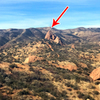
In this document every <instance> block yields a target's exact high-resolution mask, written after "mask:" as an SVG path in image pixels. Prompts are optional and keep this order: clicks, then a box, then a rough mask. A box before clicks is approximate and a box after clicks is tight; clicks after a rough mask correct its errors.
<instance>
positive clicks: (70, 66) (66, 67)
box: [63, 63, 77, 71]
mask: <svg viewBox="0 0 100 100" xmlns="http://www.w3.org/2000/svg"><path fill="white" fill-rule="evenodd" d="M63 68H64V69H68V70H70V71H72V70H77V66H76V65H75V64H71V63H70V64H68V65H67V66H64V67H63Z"/></svg>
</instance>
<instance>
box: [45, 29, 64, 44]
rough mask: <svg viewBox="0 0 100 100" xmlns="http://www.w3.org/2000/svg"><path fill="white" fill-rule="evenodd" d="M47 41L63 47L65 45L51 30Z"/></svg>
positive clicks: (47, 35)
mask: <svg viewBox="0 0 100 100" xmlns="http://www.w3.org/2000/svg"><path fill="white" fill-rule="evenodd" d="M45 39H47V40H50V41H53V42H55V43H57V44H58V43H59V44H61V45H62V44H63V43H62V41H61V39H60V38H59V37H58V36H56V35H55V34H53V32H52V31H51V30H49V31H48V32H47V34H46V36H45Z"/></svg>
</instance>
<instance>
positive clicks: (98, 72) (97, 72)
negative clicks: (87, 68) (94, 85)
mask: <svg viewBox="0 0 100 100" xmlns="http://www.w3.org/2000/svg"><path fill="white" fill-rule="evenodd" d="M90 77H91V78H92V79H93V81H95V80H97V79H100V67H99V68H96V69H94V70H93V71H92V72H91V74H90Z"/></svg>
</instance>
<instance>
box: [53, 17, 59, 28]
mask: <svg viewBox="0 0 100 100" xmlns="http://www.w3.org/2000/svg"><path fill="white" fill-rule="evenodd" d="M58 24H60V23H58V22H57V21H55V19H53V23H52V27H54V26H55V25H58Z"/></svg>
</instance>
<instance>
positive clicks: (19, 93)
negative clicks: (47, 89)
mask: <svg viewBox="0 0 100 100" xmlns="http://www.w3.org/2000/svg"><path fill="white" fill-rule="evenodd" d="M18 95H30V93H29V91H27V90H22V91H20V92H18Z"/></svg>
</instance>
